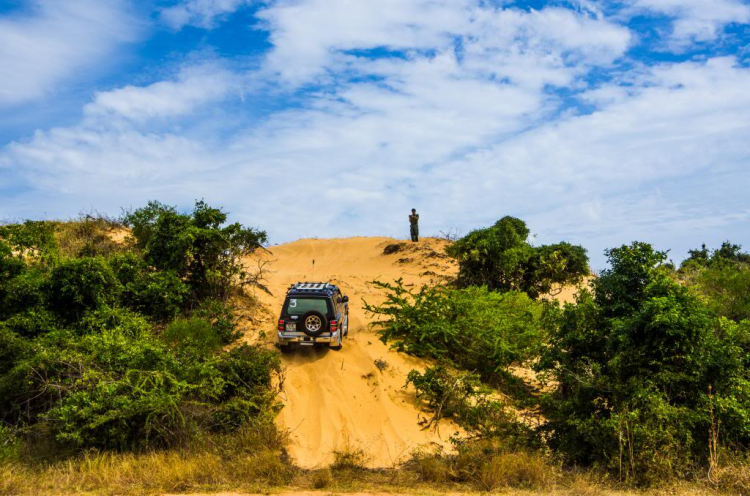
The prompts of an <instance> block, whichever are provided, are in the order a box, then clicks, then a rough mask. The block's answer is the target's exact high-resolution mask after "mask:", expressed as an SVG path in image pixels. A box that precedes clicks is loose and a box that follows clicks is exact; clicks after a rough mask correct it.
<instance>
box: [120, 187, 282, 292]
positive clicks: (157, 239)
mask: <svg viewBox="0 0 750 496" xmlns="http://www.w3.org/2000/svg"><path fill="white" fill-rule="evenodd" d="M226 220H227V214H226V213H224V212H223V211H221V210H219V209H215V208H211V207H209V206H208V205H207V204H205V203H204V202H202V201H199V202H196V204H195V209H194V210H193V212H192V214H190V215H187V214H180V213H178V212H177V211H176V210H175V209H174V208H173V207H169V206H166V205H162V204H161V203H158V202H150V203H149V204H148V206H147V207H145V208H141V209H137V210H135V211H133V212H131V213H129V214H127V215H126V216H125V219H124V221H125V223H126V224H127V225H129V226H131V227H132V232H133V236H134V237H135V239H136V245H137V246H138V247H139V248H140V249H141V250H142V252H143V257H144V260H145V261H146V262H147V263H148V264H149V265H150V266H152V267H154V268H156V269H157V270H160V271H172V272H174V273H175V274H176V275H177V277H179V278H180V279H184V280H185V281H187V282H188V283H189V284H190V287H191V288H192V291H193V294H194V295H195V297H196V298H198V299H205V298H219V299H225V298H227V297H228V296H229V292H230V289H231V288H232V287H234V286H236V285H240V286H241V285H242V284H244V283H246V282H247V279H246V277H247V274H246V273H245V272H244V269H243V266H242V263H241V260H240V258H241V257H242V256H244V255H248V254H250V253H252V252H253V251H255V250H256V249H258V248H260V247H261V246H262V244H263V243H264V242H265V241H266V239H267V238H266V233H265V232H263V231H259V230H255V229H251V228H245V227H243V226H241V225H240V224H237V223H235V224H229V225H226V226H224V224H225V223H226Z"/></svg>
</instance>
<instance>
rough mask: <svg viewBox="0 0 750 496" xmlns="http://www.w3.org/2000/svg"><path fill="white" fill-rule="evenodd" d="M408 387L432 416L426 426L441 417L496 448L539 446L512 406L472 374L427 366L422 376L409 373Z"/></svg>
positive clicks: (539, 443)
mask: <svg viewBox="0 0 750 496" xmlns="http://www.w3.org/2000/svg"><path fill="white" fill-rule="evenodd" d="M409 384H411V385H412V386H414V389H415V390H416V392H417V398H418V399H419V400H421V401H423V402H424V403H425V404H426V407H427V409H428V410H429V411H430V412H431V413H432V417H431V418H430V419H429V420H427V424H428V426H430V425H433V424H435V423H436V422H437V421H439V420H440V419H441V418H450V419H452V420H454V421H455V422H456V423H457V424H459V425H460V426H461V427H463V428H464V429H465V430H466V431H467V432H468V433H469V434H471V436H472V437H473V438H480V439H494V440H495V441H496V444H497V445H500V444H502V445H503V446H505V447H506V448H508V449H529V448H539V447H540V446H541V441H540V439H539V438H538V437H537V436H536V434H535V433H534V431H533V430H532V429H531V428H530V427H529V426H527V425H525V424H523V423H522V422H520V421H519V420H518V418H517V415H516V414H515V412H514V411H513V410H512V406H513V405H512V404H510V403H509V401H500V400H499V399H498V398H497V395H496V394H494V393H495V392H494V391H493V390H492V389H491V388H489V387H487V386H485V385H484V384H482V382H481V380H480V378H479V376H478V375H476V374H472V373H468V372H460V371H454V370H450V369H448V368H446V367H444V366H440V365H438V366H433V367H428V368H427V370H425V371H424V373H422V372H419V371H417V370H412V371H411V372H409V374H408V376H407V379H406V385H409ZM465 441H466V440H465V439H463V440H462V441H461V442H465Z"/></svg>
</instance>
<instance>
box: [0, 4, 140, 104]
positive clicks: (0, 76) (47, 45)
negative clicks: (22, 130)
mask: <svg viewBox="0 0 750 496" xmlns="http://www.w3.org/2000/svg"><path fill="white" fill-rule="evenodd" d="M126 6H127V3H126V2H125V1H124V0H113V1H108V2H100V1H96V0H66V1H58V0H35V1H33V2H30V9H29V10H28V11H22V12H14V13H11V14H7V15H5V16H3V17H0V105H13V104H18V103H22V102H26V101H29V100H33V99H36V98H39V97H41V96H43V95H45V94H48V93H52V92H53V88H54V87H55V85H57V84H60V83H61V82H65V81H67V80H69V79H70V78H72V77H74V76H77V75H80V72H81V71H83V70H95V69H96V65H97V64H100V63H102V62H103V61H104V59H105V57H107V56H108V55H111V53H112V52H113V50H115V49H116V47H117V45H118V44H119V43H122V42H127V41H132V40H134V39H135V36H136V34H137V32H138V29H139V28H138V26H137V23H136V21H135V20H134V19H133V18H132V17H131V16H130V15H129V14H128V13H127V12H126V9H125V8H126Z"/></svg>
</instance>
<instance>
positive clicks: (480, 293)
mask: <svg viewBox="0 0 750 496" xmlns="http://www.w3.org/2000/svg"><path fill="white" fill-rule="evenodd" d="M374 284H375V286H376V287H378V288H380V289H382V290H384V291H385V293H386V300H385V302H384V303H383V304H382V305H377V306H375V305H366V306H365V309H366V311H367V312H369V313H371V314H373V315H374V316H375V317H378V318H379V320H377V321H376V322H375V323H374V324H373V325H374V326H375V327H376V328H377V329H378V333H379V335H380V338H381V340H382V341H383V342H384V343H389V342H390V343H392V347H394V348H395V349H397V350H399V351H404V352H406V353H410V354H412V355H416V356H420V357H429V358H434V359H438V360H442V361H446V362H448V363H451V364H453V365H454V366H456V367H458V368H461V369H464V370H471V371H475V372H477V373H479V374H480V375H481V376H482V378H483V379H484V380H497V379H501V378H503V377H507V376H508V374H507V367H508V366H510V365H512V364H518V363H522V362H524V361H526V360H528V359H530V358H532V357H533V356H535V355H536V353H537V352H538V350H539V349H540V347H541V346H542V344H543V341H544V331H543V316H544V306H545V305H544V304H543V303H541V302H537V301H534V300H532V299H531V298H529V297H528V296H526V295H525V294H524V293H517V292H509V293H496V292H492V291H489V290H488V289H487V288H484V287H481V288H480V287H468V288H464V289H454V288H450V287H445V286H423V287H422V288H421V289H420V290H419V291H416V292H415V291H411V290H409V289H407V288H405V287H404V285H403V281H402V280H400V279H399V280H398V281H396V282H395V283H394V284H386V283H381V282H375V283H374Z"/></svg>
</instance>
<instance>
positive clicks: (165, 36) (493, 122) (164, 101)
mask: <svg viewBox="0 0 750 496" xmlns="http://www.w3.org/2000/svg"><path fill="white" fill-rule="evenodd" d="M749 187H750V0H550V1H545V0H529V1H516V2H514V1H510V0H508V1H505V0H265V1H262V0H171V1H166V0H165V1H159V0H145V1H144V0H140V1H134V0H108V1H106V2H102V1H100V0H65V1H60V0H0V198H1V199H2V201H0V219H2V220H5V221H15V220H20V219H27V218H32V219H61V218H62V219H65V218H70V217H74V216H76V215H78V214H79V213H89V212H100V213H106V214H109V215H119V214H120V213H121V212H122V211H123V210H127V209H130V208H137V207H140V206H143V205H145V203H146V202H147V201H149V200H158V201H161V202H163V203H166V204H170V205H174V206H177V207H178V208H179V209H181V210H190V209H191V207H192V205H193V204H194V202H195V201H196V200H200V199H203V200H205V201H206V202H208V203H209V204H210V205H212V206H219V207H222V208H224V209H225V210H226V211H228V212H229V214H230V219H231V220H232V221H238V222H242V223H243V224H246V225H249V226H254V227H259V228H261V229H264V230H266V231H267V232H268V234H269V237H270V241H271V243H274V244H275V243H282V242H286V241H290V240H294V239H298V238H303V237H321V238H323V237H348V236H357V235H362V236H377V235H387V236H396V237H401V238H405V237H407V236H408V228H409V224H408V219H407V216H408V214H409V211H410V210H411V208H416V209H417V210H418V211H419V213H420V215H421V220H420V229H421V232H422V235H423V236H424V235H438V234H441V233H451V234H467V233H468V232H470V231H471V230H472V229H476V228H480V227H485V226H489V225H492V224H493V223H494V222H495V221H497V220H498V219H500V218H501V217H503V216H505V215H513V216H515V217H519V218H521V219H523V220H525V221H526V222H527V224H528V225H529V227H530V229H531V230H532V232H533V233H534V236H535V237H534V238H533V242H534V243H535V244H545V243H554V242H558V241H561V240H565V241H569V242H571V243H575V244H581V245H583V246H584V247H586V248H587V249H588V251H589V255H590V257H591V259H592V264H593V266H594V267H595V268H602V267H603V266H604V265H605V263H606V262H605V256H604V250H605V249H607V248H611V247H616V246H620V245H622V244H625V243H630V242H632V241H636V240H638V241H646V242H650V243H652V244H654V245H655V246H656V247H657V248H658V249H662V250H671V251H670V252H669V254H670V257H671V258H673V259H674V260H676V261H679V260H681V259H682V258H684V257H685V255H686V253H687V250H688V249H690V248H696V247H699V246H700V245H701V244H702V243H706V244H708V246H709V247H715V246H718V245H719V244H720V243H721V242H722V241H723V240H727V239H729V240H731V241H733V242H734V243H739V244H742V245H744V246H745V248H750V202H749V201H748V198H749V195H748V188H749Z"/></svg>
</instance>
